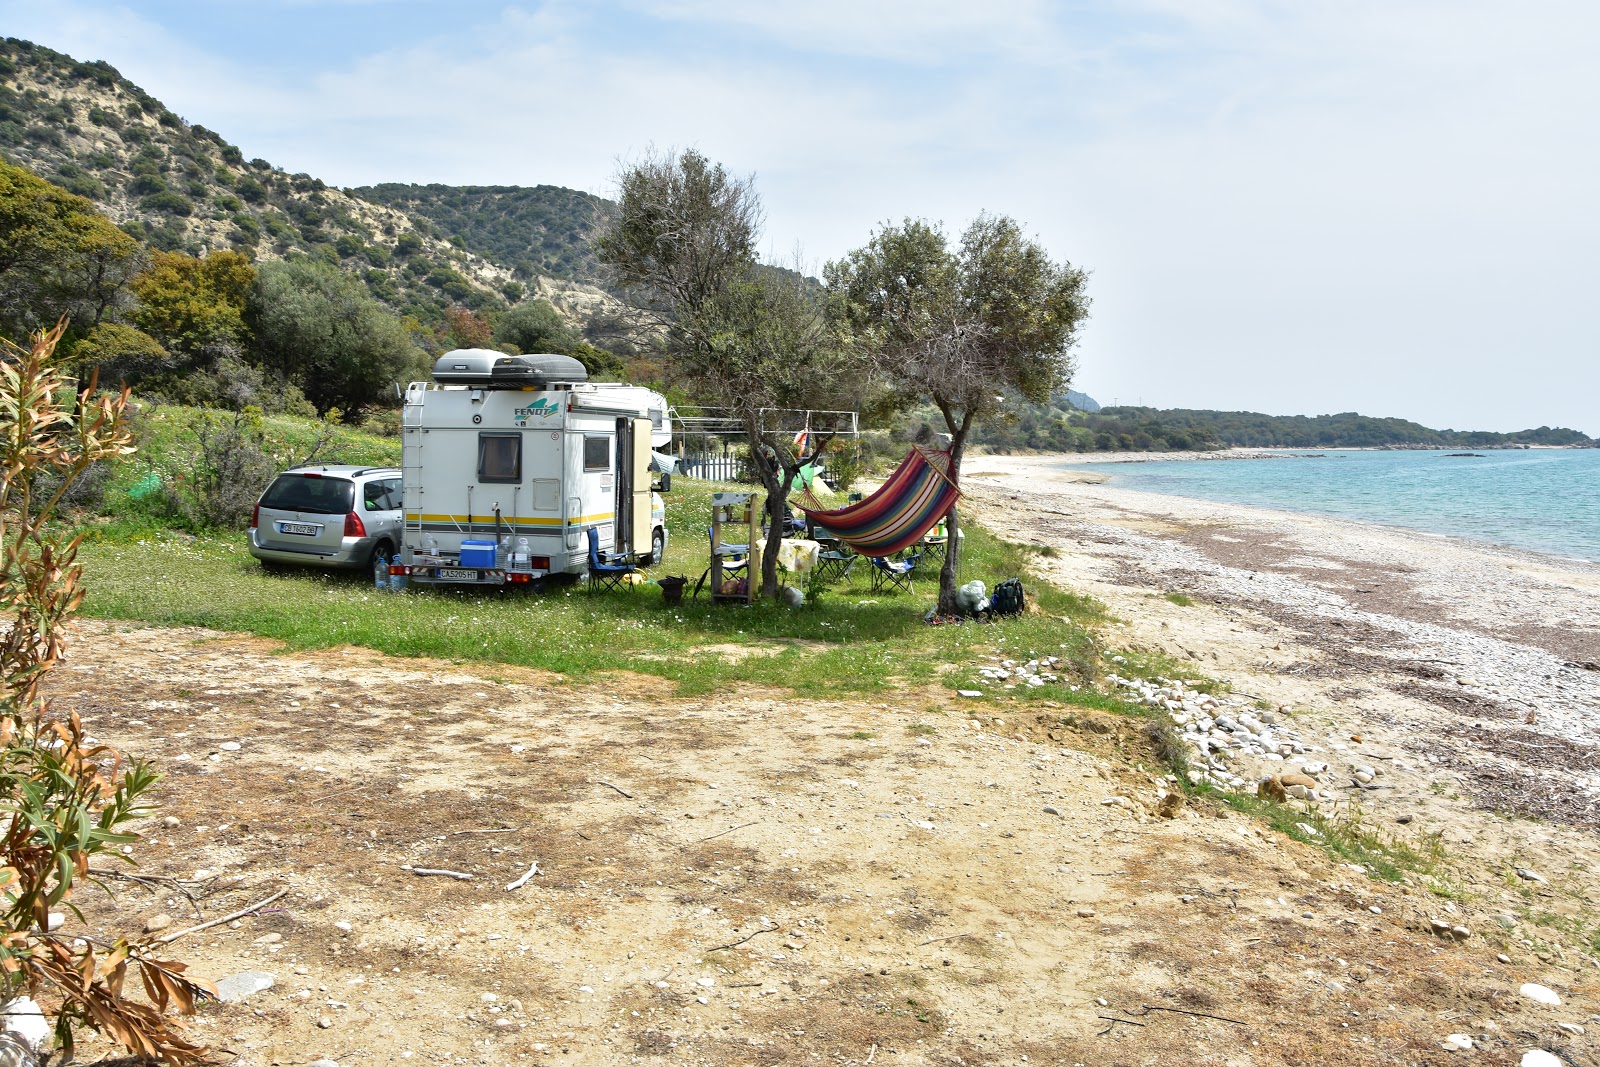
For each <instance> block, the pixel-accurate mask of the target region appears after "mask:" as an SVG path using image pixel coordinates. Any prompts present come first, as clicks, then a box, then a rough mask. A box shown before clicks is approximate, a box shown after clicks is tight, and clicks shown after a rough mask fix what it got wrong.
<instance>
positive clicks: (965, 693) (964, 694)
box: [956, 689, 983, 697]
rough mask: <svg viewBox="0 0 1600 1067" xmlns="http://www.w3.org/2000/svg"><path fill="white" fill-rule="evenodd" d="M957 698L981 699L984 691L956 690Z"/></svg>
mask: <svg viewBox="0 0 1600 1067" xmlns="http://www.w3.org/2000/svg"><path fill="white" fill-rule="evenodd" d="M956 696H958V697H981V696H983V691H982V690H981V689H957V690H956Z"/></svg>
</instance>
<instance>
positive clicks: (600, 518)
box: [406, 511, 616, 527]
mask: <svg viewBox="0 0 1600 1067" xmlns="http://www.w3.org/2000/svg"><path fill="white" fill-rule="evenodd" d="M615 517H616V516H615V515H613V514H612V513H611V512H609V511H604V512H601V513H599V514H597V515H579V516H577V517H576V518H573V519H569V520H567V521H568V522H569V524H571V525H573V526H583V525H588V524H590V523H597V522H610V521H612V520H613V519H614V518H615ZM406 521H407V522H439V523H448V524H450V525H452V526H466V525H469V516H466V515H423V514H419V513H417V512H412V511H408V512H406ZM493 522H494V513H493V512H490V513H489V514H487V515H472V516H470V525H473V526H484V525H489V524H493ZM500 523H501V525H502V526H536V527H554V526H560V525H561V520H560V519H541V518H523V519H508V518H502V519H501V520H500Z"/></svg>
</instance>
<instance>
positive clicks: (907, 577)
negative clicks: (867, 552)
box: [871, 553, 922, 593]
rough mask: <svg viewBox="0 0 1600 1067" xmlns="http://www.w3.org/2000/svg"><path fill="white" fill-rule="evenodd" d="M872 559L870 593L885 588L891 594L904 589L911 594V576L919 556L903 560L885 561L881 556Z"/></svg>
mask: <svg viewBox="0 0 1600 1067" xmlns="http://www.w3.org/2000/svg"><path fill="white" fill-rule="evenodd" d="M871 558H872V591H873V592H874V593H877V592H880V591H882V590H883V589H884V588H885V587H887V588H888V589H889V590H890V591H891V592H893V591H894V590H896V589H904V590H905V591H906V592H908V593H909V592H911V591H912V590H911V576H912V574H913V573H915V572H916V569H917V561H918V560H920V559H921V558H922V556H921V554H920V553H918V554H917V555H913V556H907V557H905V558H904V559H885V558H884V557H883V556H873V557H871Z"/></svg>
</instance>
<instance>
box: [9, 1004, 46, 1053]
mask: <svg viewBox="0 0 1600 1067" xmlns="http://www.w3.org/2000/svg"><path fill="white" fill-rule="evenodd" d="M0 1017H3V1018H4V1019H5V1025H4V1029H5V1032H6V1033H8V1034H15V1035H16V1036H17V1037H19V1038H21V1039H22V1040H24V1041H26V1042H27V1043H28V1044H29V1046H31V1047H32V1048H33V1049H35V1050H38V1049H41V1048H43V1047H44V1046H45V1043H46V1042H47V1041H48V1039H49V1037H50V1034H51V1032H52V1031H53V1030H54V1029H55V1027H53V1026H51V1025H50V1022H49V1020H47V1019H46V1018H45V1017H44V1009H43V1008H41V1007H39V1005H38V1004H36V1003H35V1002H34V1001H33V998H31V997H17V998H15V999H14V1000H9V1001H7V1002H6V1004H5V1006H4V1007H0Z"/></svg>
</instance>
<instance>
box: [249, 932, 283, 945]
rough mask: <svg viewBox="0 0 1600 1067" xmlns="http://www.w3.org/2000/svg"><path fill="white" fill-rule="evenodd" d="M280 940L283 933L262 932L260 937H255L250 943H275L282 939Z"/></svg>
mask: <svg viewBox="0 0 1600 1067" xmlns="http://www.w3.org/2000/svg"><path fill="white" fill-rule="evenodd" d="M282 940H283V935H282V934H276V933H274V934H262V935H261V936H260V937H258V938H256V939H255V941H254V942H252V944H256V945H276V944H277V943H278V942H279V941H282Z"/></svg>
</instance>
